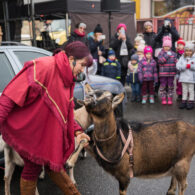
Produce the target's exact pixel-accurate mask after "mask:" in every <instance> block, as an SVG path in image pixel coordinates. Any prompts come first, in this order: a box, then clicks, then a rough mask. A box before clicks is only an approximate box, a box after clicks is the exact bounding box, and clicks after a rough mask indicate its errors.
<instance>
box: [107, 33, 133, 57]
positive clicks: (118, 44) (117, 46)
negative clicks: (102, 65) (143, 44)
mask: <svg viewBox="0 0 195 195" xmlns="http://www.w3.org/2000/svg"><path fill="white" fill-rule="evenodd" d="M126 38H127V39H126V45H127V50H128V57H129V60H130V57H131V50H132V49H133V48H134V47H133V45H132V44H131V41H130V38H129V37H128V36H126ZM121 44H122V40H118V34H117V33H116V34H115V35H114V36H113V37H112V38H111V42H110V47H111V48H112V49H113V50H114V51H115V53H116V57H117V58H120V49H121Z"/></svg>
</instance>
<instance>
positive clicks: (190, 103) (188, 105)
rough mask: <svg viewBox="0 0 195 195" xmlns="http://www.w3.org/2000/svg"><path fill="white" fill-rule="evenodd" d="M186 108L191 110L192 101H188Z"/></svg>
mask: <svg viewBox="0 0 195 195" xmlns="http://www.w3.org/2000/svg"><path fill="white" fill-rule="evenodd" d="M186 108H187V110H192V109H193V108H194V102H191V101H189V102H188V103H187V106H186Z"/></svg>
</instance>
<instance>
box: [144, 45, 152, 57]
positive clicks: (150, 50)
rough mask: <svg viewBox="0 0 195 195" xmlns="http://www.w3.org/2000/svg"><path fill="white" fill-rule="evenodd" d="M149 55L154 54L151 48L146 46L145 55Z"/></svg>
mask: <svg viewBox="0 0 195 195" xmlns="http://www.w3.org/2000/svg"><path fill="white" fill-rule="evenodd" d="M147 53H153V49H152V48H151V47H150V46H146V47H145V48H144V55H146V54H147Z"/></svg>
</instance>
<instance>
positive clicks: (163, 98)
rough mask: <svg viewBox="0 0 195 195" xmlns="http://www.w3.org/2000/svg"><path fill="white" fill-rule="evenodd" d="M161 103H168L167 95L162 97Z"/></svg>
mask: <svg viewBox="0 0 195 195" xmlns="http://www.w3.org/2000/svg"><path fill="white" fill-rule="evenodd" d="M161 104H162V105H166V104H167V100H166V97H162V101H161Z"/></svg>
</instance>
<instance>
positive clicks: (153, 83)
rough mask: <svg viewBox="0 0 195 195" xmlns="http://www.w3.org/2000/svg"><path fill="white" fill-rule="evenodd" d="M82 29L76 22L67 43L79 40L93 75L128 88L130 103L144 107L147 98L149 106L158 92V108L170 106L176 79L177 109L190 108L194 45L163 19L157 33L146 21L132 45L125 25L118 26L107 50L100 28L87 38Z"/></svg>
mask: <svg viewBox="0 0 195 195" xmlns="http://www.w3.org/2000/svg"><path fill="white" fill-rule="evenodd" d="M86 27H87V26H86V24H84V23H79V24H78V25H77V26H76V30H75V31H74V32H73V33H72V34H71V36H70V37H69V41H72V40H73V39H74V40H79V41H82V42H84V43H85V44H86V45H87V46H88V47H89V49H90V52H91V54H92V56H93V59H94V66H95V65H96V66H97V73H96V74H99V75H103V76H106V77H110V78H113V79H117V80H119V81H120V82H121V83H122V84H123V85H124V86H125V85H129V86H130V87H131V89H132V95H131V101H132V102H135V101H136V102H141V103H142V104H146V102H147V100H148V99H149V102H150V103H155V97H157V96H158V93H159V94H160V97H161V103H162V105H166V104H168V105H172V104H173V95H174V91H175V84H174V83H175V82H174V81H175V78H176V93H177V99H178V100H181V104H180V105H179V108H180V109H183V108H187V109H192V108H193V107H194V83H195V53H194V51H195V49H194V44H193V43H192V42H185V41H184V40H183V39H182V38H180V35H179V33H178V31H177V29H176V27H175V26H174V22H173V21H172V20H171V19H169V18H166V19H165V20H164V24H163V25H162V27H161V28H160V29H159V30H158V33H155V32H154V31H153V24H152V23H151V22H150V21H146V22H145V23H144V32H143V33H140V34H137V36H136V37H135V39H134V43H133V41H132V40H131V37H129V36H128V35H127V26H126V25H125V24H122V23H121V24H119V25H118V26H117V28H116V33H115V34H114V36H113V37H112V38H111V41H110V43H109V49H107V50H106V49H105V47H104V40H105V36H104V35H103V29H102V27H101V25H100V24H97V26H96V27H95V29H94V31H93V32H91V33H89V34H88V35H86V34H85V30H86ZM75 34H76V36H75ZM75 37H76V38H75Z"/></svg>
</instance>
